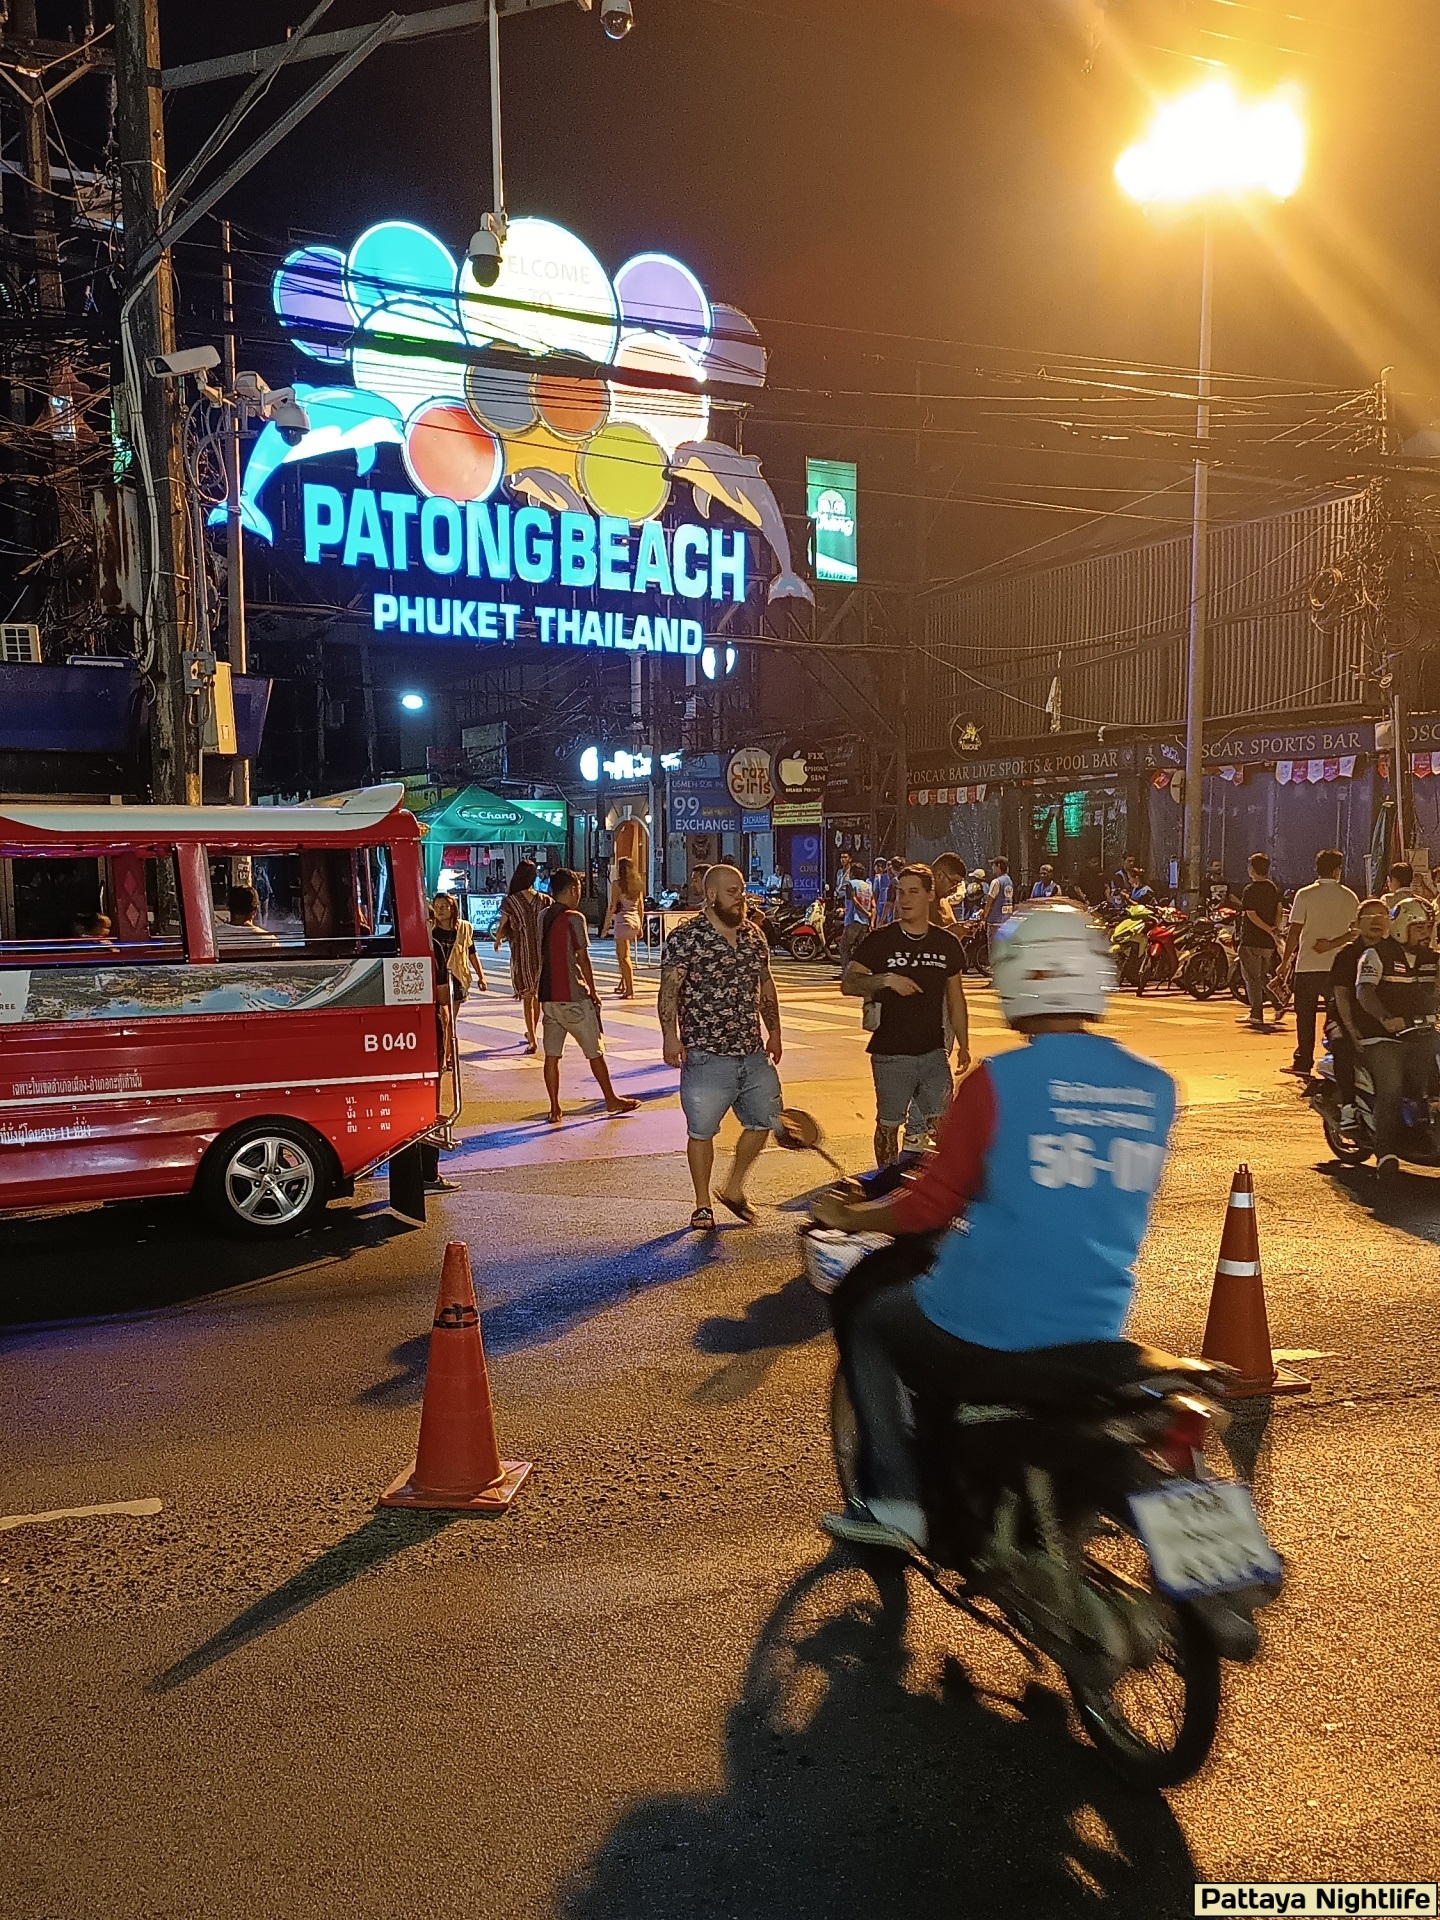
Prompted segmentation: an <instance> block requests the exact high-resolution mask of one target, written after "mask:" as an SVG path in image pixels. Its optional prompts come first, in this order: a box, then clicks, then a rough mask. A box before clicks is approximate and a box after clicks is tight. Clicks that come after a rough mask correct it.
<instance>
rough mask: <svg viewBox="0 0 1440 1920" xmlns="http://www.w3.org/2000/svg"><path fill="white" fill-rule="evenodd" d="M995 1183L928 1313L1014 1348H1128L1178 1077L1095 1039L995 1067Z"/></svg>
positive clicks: (1033, 1049)
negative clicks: (1140, 1258) (1123, 1334)
mask: <svg viewBox="0 0 1440 1920" xmlns="http://www.w3.org/2000/svg"><path fill="white" fill-rule="evenodd" d="M985 1065H986V1070H987V1071H988V1073H989V1075H990V1079H991V1082H992V1084H993V1087H994V1091H995V1131H994V1133H993V1135H992V1138H991V1142H990V1151H989V1153H988V1154H987V1155H986V1160H985V1177H984V1185H983V1187H982V1188H981V1190H980V1192H979V1193H978V1194H977V1195H976V1197H975V1199H974V1200H972V1201H971V1203H970V1205H969V1207H968V1209H967V1210H966V1214H965V1219H964V1222H963V1224H962V1225H961V1226H959V1227H957V1228H954V1229H952V1230H951V1232H949V1233H947V1234H946V1236H945V1238H944V1239H943V1240H942V1241H941V1243H940V1247H939V1250H938V1252H937V1254H936V1258H935V1263H934V1265H933V1266H932V1267H931V1269H930V1271H929V1272H928V1273H927V1274H926V1275H925V1276H924V1277H923V1279H920V1280H918V1281H917V1282H916V1283H915V1298H916V1301H917V1302H918V1304H919V1306H920V1310H921V1312H922V1313H924V1314H925V1316H926V1318H927V1319H929V1320H933V1321H934V1323H935V1324H936V1326H938V1327H943V1328H944V1329H945V1331H946V1332H947V1333H953V1334H955V1335H956V1336H957V1337H958V1338H959V1339H961V1340H970V1341H973V1342H974V1343H975V1344H976V1345H977V1346H981V1347H998V1348H1001V1349H1003V1350H1004V1351H1006V1352H1009V1353H1019V1352H1024V1351H1026V1350H1027V1349H1029V1348H1031V1347H1056V1346H1063V1345H1065V1344H1067V1343H1068V1342H1070V1341H1075V1340H1115V1339H1118V1338H1119V1336H1120V1330H1121V1328H1122V1327H1123V1326H1124V1324H1125V1316H1126V1314H1127V1313H1128V1312H1129V1310H1130V1298H1131V1295H1132V1294H1133V1293H1134V1291H1135V1275H1134V1272H1133V1271H1132V1268H1133V1265H1134V1261H1135V1256H1136V1255H1137V1253H1138V1252H1139V1250H1140V1242H1141V1241H1142V1240H1143V1239H1144V1237H1145V1228H1146V1225H1147V1223H1148V1221H1149V1218H1150V1207H1151V1203H1152V1201H1153V1199H1154V1196H1155V1188H1156V1186H1157V1185H1158V1184H1159V1180H1160V1175H1161V1172H1162V1171H1163V1169H1164V1165H1165V1147H1166V1141H1167V1140H1168V1138H1169V1134H1170V1127H1171V1123H1172V1122H1173V1120H1174V1118H1175V1082H1174V1081H1173V1080H1172V1079H1171V1078H1170V1075H1169V1074H1168V1073H1166V1072H1165V1071H1164V1069H1163V1068H1161V1067H1157V1066H1154V1065H1152V1064H1151V1062H1150V1061H1148V1060H1141V1059H1140V1058H1138V1057H1137V1055H1135V1054H1133V1053H1129V1052H1127V1051H1126V1049H1125V1048H1124V1047H1122V1046H1119V1045H1118V1044H1117V1043H1116V1042H1115V1041H1114V1040H1107V1039H1104V1038H1102V1037H1101V1036H1100V1035H1099V1034H1096V1033H1047V1034H1040V1035H1039V1036H1037V1038H1035V1039H1034V1040H1032V1041H1031V1042H1030V1043H1029V1045H1028V1046H1025V1047H1022V1048H1020V1050H1019V1051H1018V1052H1015V1053H1002V1054H998V1055H996V1056H995V1057H994V1058H993V1059H990V1060H987V1061H986V1063H985Z"/></svg>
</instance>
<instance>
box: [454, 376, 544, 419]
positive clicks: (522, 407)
mask: <svg viewBox="0 0 1440 1920" xmlns="http://www.w3.org/2000/svg"><path fill="white" fill-rule="evenodd" d="M532 378H533V375H531V374H528V373H522V372H521V371H520V369H519V368H518V367H487V366H484V365H477V366H469V367H467V368H466V369H465V403H466V405H467V406H468V407H469V409H470V411H471V413H473V414H474V416H475V418H476V419H477V420H478V421H479V422H480V424H481V426H482V427H489V428H490V430H491V432H492V433H499V434H506V433H528V432H529V430H530V428H531V427H533V426H534V424H535V420H536V411H535V396H534V394H533V393H532V392H531V390H530V382H531V380H532Z"/></svg>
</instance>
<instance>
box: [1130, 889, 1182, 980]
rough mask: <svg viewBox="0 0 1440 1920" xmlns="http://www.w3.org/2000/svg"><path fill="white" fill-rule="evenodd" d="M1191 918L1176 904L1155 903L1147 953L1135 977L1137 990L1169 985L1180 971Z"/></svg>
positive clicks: (1146, 933) (1147, 930)
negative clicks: (1181, 952)
mask: <svg viewBox="0 0 1440 1920" xmlns="http://www.w3.org/2000/svg"><path fill="white" fill-rule="evenodd" d="M1189 924H1190V923H1189V921H1188V920H1187V919H1186V917H1185V915H1184V914H1183V913H1181V912H1180V911H1179V909H1178V908H1176V907H1156V908H1155V909H1154V910H1153V912H1152V916H1151V919H1150V923H1149V925H1148V926H1147V927H1146V929H1145V953H1144V956H1143V958H1142V959H1141V961H1140V966H1139V970H1138V975H1137V978H1136V981H1135V992H1136V994H1137V995H1138V994H1142V993H1144V991H1145V989H1146V988H1147V987H1170V986H1173V985H1174V984H1175V981H1176V979H1177V977H1178V975H1179V972H1180V944H1179V943H1180V939H1181V936H1182V935H1183V934H1184V933H1185V931H1186V930H1187V929H1188V927H1189Z"/></svg>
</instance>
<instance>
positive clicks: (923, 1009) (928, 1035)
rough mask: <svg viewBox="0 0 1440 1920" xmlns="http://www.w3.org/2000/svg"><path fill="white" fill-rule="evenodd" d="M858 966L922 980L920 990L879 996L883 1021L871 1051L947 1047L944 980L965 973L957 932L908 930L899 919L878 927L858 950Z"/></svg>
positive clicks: (930, 1050) (873, 1037) (887, 991)
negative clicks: (955, 934)
mask: <svg viewBox="0 0 1440 1920" xmlns="http://www.w3.org/2000/svg"><path fill="white" fill-rule="evenodd" d="M855 964H858V965H859V966H862V967H863V968H864V969H865V971H866V972H867V973H903V974H904V975H905V977H906V978H907V979H908V980H915V981H918V983H919V985H920V988H921V991H920V992H919V993H892V992H891V991H890V989H889V988H888V987H887V988H886V989H885V991H884V992H883V993H881V994H879V995H878V996H877V998H878V1000H879V1003H880V1025H879V1026H878V1027H877V1028H876V1030H875V1032H874V1033H873V1034H872V1035H871V1037H870V1046H869V1049H868V1051H869V1052H871V1053H936V1052H938V1051H939V1050H940V1049H941V1048H942V1047H943V1046H944V1045H945V983H946V982H947V981H948V980H949V979H950V978H951V976H952V975H953V974H957V973H962V972H963V971H964V968H965V955H964V952H963V951H962V949H961V946H960V942H959V941H958V940H957V939H956V938H955V936H954V934H953V933H947V932H946V931H945V929H944V928H943V927H930V928H929V929H927V931H926V932H924V933H922V934H918V935H912V934H908V933H906V931H905V929H904V928H903V927H902V926H901V925H900V923H899V921H898V920H897V921H895V922H894V924H893V925H891V926H888V927H877V928H876V930H875V932H874V933H870V934H867V935H866V936H865V938H864V939H863V940H862V941H861V942H860V944H859V946H858V947H857V948H856V949H855Z"/></svg>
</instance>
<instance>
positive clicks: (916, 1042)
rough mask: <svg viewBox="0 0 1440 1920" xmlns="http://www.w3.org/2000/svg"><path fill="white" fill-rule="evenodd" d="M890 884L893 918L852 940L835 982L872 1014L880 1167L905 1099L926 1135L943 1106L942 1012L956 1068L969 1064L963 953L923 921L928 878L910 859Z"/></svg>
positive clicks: (891, 1147) (896, 1141) (946, 1082)
mask: <svg viewBox="0 0 1440 1920" xmlns="http://www.w3.org/2000/svg"><path fill="white" fill-rule="evenodd" d="M895 884H896V906H897V911H898V914H899V918H898V919H897V920H896V921H895V923H894V925H893V926H888V927H877V928H876V929H875V931H874V932H873V933H872V934H870V935H869V936H868V937H867V938H866V939H864V940H862V941H861V942H860V945H859V947H858V948H857V949H856V952H855V957H854V959H853V960H852V961H851V962H850V965H849V966H848V967H847V968H846V970H845V979H844V981H843V983H842V987H841V991H842V992H844V993H848V994H853V995H854V996H855V997H856V998H857V999H861V1000H864V1001H865V1003H866V1010H867V1012H868V1011H869V1009H870V1008H871V1007H874V1008H875V1010H876V1013H877V1014H878V1022H877V1024H876V1026H875V1029H874V1031H873V1033H872V1035H871V1039H870V1046H869V1049H868V1051H869V1054H870V1071H871V1073H872V1074H873V1076H874V1079H875V1160H876V1164H877V1165H879V1166H882V1167H888V1166H889V1165H890V1164H891V1162H892V1161H894V1160H896V1159H898V1158H899V1155H900V1134H901V1129H902V1128H903V1127H904V1125H905V1119H906V1115H907V1114H908V1112H909V1110H910V1105H911V1102H912V1101H913V1102H914V1103H915V1105H916V1106H917V1107H918V1109H919V1116H920V1121H921V1128H920V1130H921V1131H922V1132H923V1133H927V1134H933V1133H934V1131H935V1128H936V1127H937V1126H938V1125H939V1123H940V1117H941V1115H942V1114H943V1113H944V1112H945V1110H946V1108H947V1107H948V1106H949V1105H950V1096H951V1094H952V1092H953V1091H954V1082H953V1081H952V1079H951V1075H950V1058H949V1049H948V1047H947V1044H946V1040H947V1036H946V1030H945V1029H946V1015H947V1013H948V1015H949V1027H950V1031H951V1033H952V1034H953V1035H954V1043H955V1045H956V1047H957V1048H958V1065H959V1069H960V1071H961V1072H962V1073H963V1072H964V1071H965V1069H966V1068H967V1067H968V1066H969V1065H970V1020H969V1010H968V1008H967V1007H966V1004H965V988H964V985H963V984H962V975H963V973H964V971H965V956H964V954H963V952H962V950H961V947H960V942H959V941H958V940H957V939H956V938H955V935H954V934H953V933H948V932H947V931H946V930H945V929H944V928H943V927H936V926H933V925H932V924H931V920H930V903H931V901H932V900H933V898H934V896H935V876H934V874H933V873H932V872H931V871H930V869H929V867H926V866H921V865H918V864H917V865H913V866H908V867H902V868H901V870H900V874H899V877H898V878H897V880H896V883H895Z"/></svg>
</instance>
